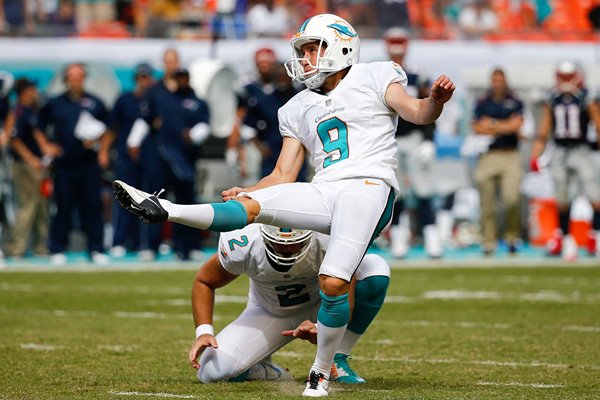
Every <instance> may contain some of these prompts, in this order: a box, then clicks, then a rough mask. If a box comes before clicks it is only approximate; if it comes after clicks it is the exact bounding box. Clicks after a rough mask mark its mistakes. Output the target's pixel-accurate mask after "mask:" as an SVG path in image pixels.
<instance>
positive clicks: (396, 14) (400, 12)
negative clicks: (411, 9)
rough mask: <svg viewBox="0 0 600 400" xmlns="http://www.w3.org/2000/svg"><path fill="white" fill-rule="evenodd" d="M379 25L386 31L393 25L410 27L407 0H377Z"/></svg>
mask: <svg viewBox="0 0 600 400" xmlns="http://www.w3.org/2000/svg"><path fill="white" fill-rule="evenodd" d="M375 6H376V7H377V16H378V20H379V21H378V25H379V27H380V28H381V29H382V30H383V31H385V30H387V29H389V28H392V27H400V28H404V29H409V28H410V17H409V14H408V1H407V0H381V1H376V2H375Z"/></svg>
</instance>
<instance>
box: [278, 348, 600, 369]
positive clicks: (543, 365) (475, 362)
mask: <svg viewBox="0 0 600 400" xmlns="http://www.w3.org/2000/svg"><path fill="white" fill-rule="evenodd" d="M275 354H277V355H278V356H281V357H290V358H311V357H314V356H313V355H312V354H309V353H306V354H305V353H297V352H294V351H279V352H277V353H275ZM353 359H354V360H357V361H373V362H403V363H410V364H467V365H484V366H492V367H522V368H550V369H569V368H582V369H592V370H600V365H571V364H553V363H545V362H538V361H531V362H523V361H495V360H457V359H454V358H412V357H373V356H370V357H361V356H356V357H353Z"/></svg>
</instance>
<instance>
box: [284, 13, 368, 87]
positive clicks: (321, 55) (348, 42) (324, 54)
mask: <svg viewBox="0 0 600 400" xmlns="http://www.w3.org/2000/svg"><path fill="white" fill-rule="evenodd" d="M309 43H315V45H317V46H318V52H317V58H316V60H315V61H314V63H312V62H310V60H309V59H307V58H306V57H305V55H304V53H303V51H302V50H303V49H302V47H303V46H305V45H306V44H309ZM290 44H291V46H292V58H291V59H289V60H287V61H286V62H285V63H284V65H285V68H286V70H287V73H288V75H289V76H290V78H292V79H293V80H295V81H298V82H301V83H303V84H305V85H306V86H307V87H308V88H309V89H318V88H320V87H321V86H322V85H323V83H324V82H325V79H327V77H329V76H331V75H333V74H335V73H336V72H338V71H341V70H343V69H345V68H347V67H349V66H351V65H353V64H356V63H357V62H358V59H359V53H360V40H359V38H358V35H357V34H356V32H355V31H354V28H352V26H351V25H350V24H349V23H348V22H346V21H345V20H343V19H342V18H340V17H338V16H336V15H333V14H321V15H317V16H315V17H312V18H309V19H308V20H307V21H306V22H304V24H302V26H301V27H300V30H299V31H298V33H296V35H294V37H293V38H292V40H291V41H290ZM303 64H304V65H303ZM305 65H308V66H309V67H310V68H309V70H308V71H305Z"/></svg>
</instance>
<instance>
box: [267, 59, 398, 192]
mask: <svg viewBox="0 0 600 400" xmlns="http://www.w3.org/2000/svg"><path fill="white" fill-rule="evenodd" d="M395 82H398V83H400V84H402V85H403V86H404V87H406V82H407V78H406V73H405V72H404V71H403V70H402V68H401V67H400V66H399V65H398V64H395V63H394V62H392V61H387V62H374V63H368V64H356V65H353V66H352V67H351V68H350V70H349V71H348V74H347V75H346V76H345V77H344V79H343V80H342V81H341V82H340V83H339V84H338V85H337V87H336V88H335V89H334V90H332V91H331V92H329V93H327V94H320V93H318V92H316V91H312V90H309V89H305V90H303V91H302V92H300V93H298V94H297V95H296V96H294V97H293V98H292V99H290V101H288V102H287V103H286V104H285V105H284V106H283V107H281V108H280V109H279V113H278V116H279V129H280V131H281V135H282V136H284V137H293V138H295V139H297V140H299V141H300V142H301V143H302V145H303V146H304V147H305V148H306V150H307V151H308V152H309V153H310V154H311V156H312V159H313V163H314V167H315V176H314V178H313V182H322V181H337V180H340V179H348V178H362V177H366V178H379V179H382V180H384V181H385V182H387V183H388V184H389V185H390V186H392V187H393V188H394V189H395V190H396V192H397V191H398V182H397V180H396V173H395V171H396V169H397V166H398V162H397V159H396V152H397V144H396V140H395V139H394V136H395V133H396V127H397V125H398V116H397V114H396V112H395V111H394V110H393V109H391V108H390V107H388V105H387V104H386V103H385V92H386V90H387V88H388V86H389V85H390V84H391V83H395Z"/></svg>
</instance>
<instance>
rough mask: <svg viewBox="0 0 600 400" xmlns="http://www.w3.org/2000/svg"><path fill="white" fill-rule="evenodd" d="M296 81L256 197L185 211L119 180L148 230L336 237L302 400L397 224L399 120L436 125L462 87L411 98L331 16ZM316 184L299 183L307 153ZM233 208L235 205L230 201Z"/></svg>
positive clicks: (294, 66) (313, 392)
mask: <svg viewBox="0 0 600 400" xmlns="http://www.w3.org/2000/svg"><path fill="white" fill-rule="evenodd" d="M291 45H292V48H293V58H291V59H290V60H288V61H287V62H286V64H285V65H286V68H287V69H288V74H289V75H290V76H291V77H292V78H293V79H295V80H297V81H299V82H302V83H304V84H305V85H306V86H307V89H305V90H304V91H302V92H300V93H299V94H297V95H296V96H294V97H293V98H292V99H291V100H290V101H288V102H287V103H286V105H285V106H283V107H282V108H281V109H280V110H279V124H280V131H281V134H282V136H283V137H284V139H283V146H282V149H281V154H280V156H279V159H278V160H277V164H276V166H275V169H274V170H273V172H272V173H271V174H270V175H268V176H266V177H264V178H263V179H261V180H260V181H259V182H258V183H257V184H256V185H254V186H251V187H248V188H244V189H242V188H239V187H235V188H231V189H229V190H226V191H224V192H223V193H222V194H223V200H226V201H225V202H224V203H213V204H196V205H179V204H173V203H171V202H169V201H167V200H160V199H158V198H157V196H155V195H150V194H148V193H144V192H141V191H139V190H137V189H135V188H133V187H131V186H129V185H127V184H126V183H124V182H121V181H115V182H114V188H115V195H116V196H117V198H118V199H119V201H120V202H121V204H122V205H123V207H125V208H127V209H129V210H130V211H132V212H134V213H136V214H137V215H138V216H139V217H140V218H142V219H143V220H145V221H147V222H159V221H164V220H167V219H169V220H171V221H173V222H176V223H180V224H185V225H189V226H193V227H196V228H200V229H210V230H214V231H220V232H227V231H231V230H234V229H239V228H241V227H243V226H245V225H247V224H249V223H253V222H259V223H264V224H268V225H275V226H282V227H289V226H293V227H297V228H301V229H310V230H313V231H317V232H322V233H326V234H329V235H330V242H329V247H328V250H327V254H326V255H325V257H324V259H323V262H322V263H321V267H320V269H319V283H320V289H321V292H320V296H321V299H322V301H321V305H320V308H319V312H318V316H317V326H318V343H317V354H316V357H315V361H314V363H313V365H312V367H311V368H310V372H309V378H308V380H307V383H306V388H305V390H304V392H303V394H302V395H303V396H310V397H320V396H327V395H328V390H327V389H328V385H329V380H328V378H329V371H330V366H331V364H332V362H333V358H334V355H335V353H336V350H337V348H338V345H339V343H340V341H341V340H342V336H343V334H344V332H345V331H346V325H347V324H348V321H349V320H350V305H349V303H348V292H349V290H350V281H351V280H352V277H353V276H354V273H355V272H356V269H357V268H358V265H359V264H360V262H361V260H362V258H363V256H364V254H365V253H366V251H367V249H368V247H369V246H370V245H371V243H372V242H373V240H374V238H375V237H377V236H378V235H379V234H380V233H381V232H382V231H383V230H384V229H385V228H386V226H388V225H389V222H390V219H391V215H392V205H393V203H394V199H395V197H396V192H397V191H398V182H397V179H396V168H397V160H396V152H397V144H396V140H395V139H394V132H395V131H396V125H397V123H398V115H400V116H401V117H402V118H403V119H404V120H406V121H411V122H413V123H417V124H429V123H431V122H433V121H434V120H436V119H437V118H438V117H439V116H440V114H441V112H442V110H443V107H444V103H446V102H447V101H448V100H450V98H451V97H452V93H453V92H454V89H455V86H454V83H452V81H451V80H450V79H449V78H448V77H446V76H444V75H442V76H440V77H439V78H437V79H436V80H435V81H434V82H433V84H432V86H431V89H430V92H429V96H428V97H426V98H423V99H416V98H414V97H411V96H409V95H408V94H407V93H406V90H405V89H404V87H405V85H406V74H405V73H404V71H403V70H402V67H401V66H400V65H398V64H395V63H393V62H391V61H387V62H375V63H369V64H359V63H358V58H359V52H360V40H359V38H358V34H357V33H356V31H355V30H354V28H352V26H351V25H350V24H349V23H348V22H346V21H345V20H343V19H342V18H340V17H338V16H335V15H332V14H321V15H317V16H315V17H312V18H309V19H308V20H306V21H305V22H304V23H303V24H302V26H301V27H300V29H299V30H298V32H297V33H296V34H295V35H294V37H293V38H292V39H291ZM307 153H308V154H310V155H311V156H312V161H313V164H314V165H315V176H314V178H313V180H312V182H310V183H296V182H295V180H296V177H297V176H298V172H299V171H300V168H301V167H302V164H303V162H304V157H305V154H307ZM227 200H231V201H227Z"/></svg>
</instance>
